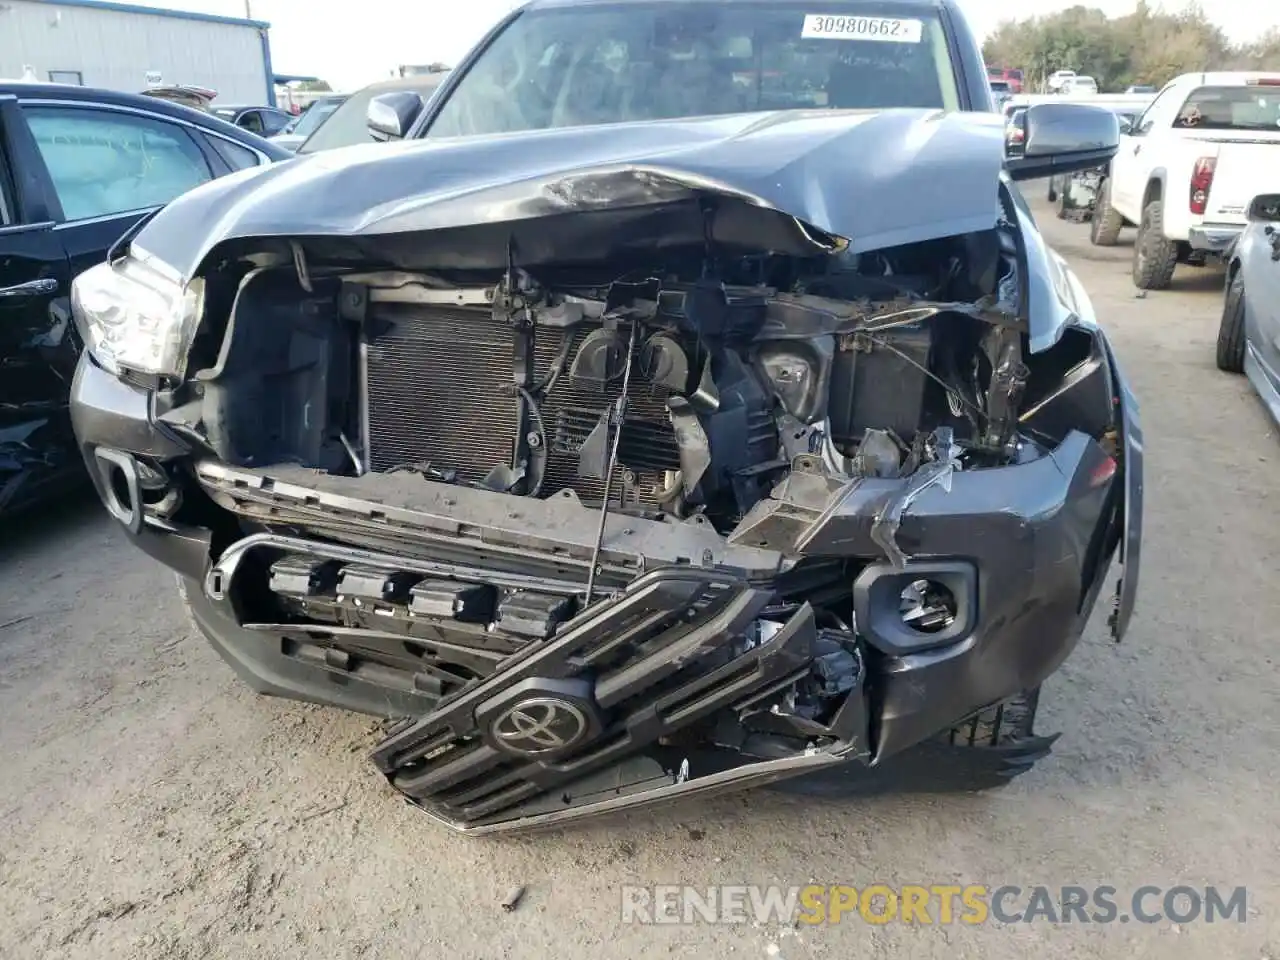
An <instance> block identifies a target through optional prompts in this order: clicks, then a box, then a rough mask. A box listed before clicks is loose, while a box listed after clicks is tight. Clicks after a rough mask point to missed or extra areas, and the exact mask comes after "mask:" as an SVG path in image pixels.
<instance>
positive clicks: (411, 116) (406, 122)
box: [365, 90, 424, 141]
mask: <svg viewBox="0 0 1280 960" xmlns="http://www.w3.org/2000/svg"><path fill="white" fill-rule="evenodd" d="M423 106H424V102H423V99H422V97H420V96H419V95H418V94H416V93H414V92H413V91H412V90H395V91H392V92H391V93H383V94H380V95H378V96H376V97H374V98H373V99H372V100H370V101H369V109H368V111H367V112H366V113H365V120H366V122H367V124H368V126H369V136H371V137H373V139H374V140H378V141H386V140H401V139H403V138H404V135H405V134H407V133H408V132H409V129H410V128H411V127H412V126H413V122H414V121H415V120H417V119H418V116H419V114H421V113H422V108H423Z"/></svg>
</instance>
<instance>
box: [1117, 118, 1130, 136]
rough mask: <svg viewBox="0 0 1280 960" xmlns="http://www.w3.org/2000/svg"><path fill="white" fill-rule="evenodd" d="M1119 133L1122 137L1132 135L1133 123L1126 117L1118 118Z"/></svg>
mask: <svg viewBox="0 0 1280 960" xmlns="http://www.w3.org/2000/svg"><path fill="white" fill-rule="evenodd" d="M1120 133H1121V135H1122V136H1126V137H1127V136H1128V135H1129V134H1131V133H1133V121H1132V120H1130V119H1129V118H1128V117H1121V118H1120Z"/></svg>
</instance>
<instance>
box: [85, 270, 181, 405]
mask: <svg viewBox="0 0 1280 960" xmlns="http://www.w3.org/2000/svg"><path fill="white" fill-rule="evenodd" d="M203 301H204V283H203V281H201V280H199V279H196V280H193V281H192V282H191V283H189V284H187V285H186V286H184V285H183V284H182V283H181V282H180V281H179V280H177V279H174V278H172V277H171V276H169V275H166V274H165V273H163V272H162V270H161V269H160V268H157V267H154V266H151V265H149V264H147V263H144V262H143V261H142V260H139V259H137V258H136V257H133V256H126V257H123V258H122V259H120V260H117V261H115V262H114V263H100V264H98V265H97V266H95V267H91V268H90V269H88V270H86V271H85V272H84V273H82V274H80V275H79V276H78V277H76V279H75V281H74V282H73V283H72V285H71V312H72V314H73V315H74V317H75V321H76V329H77V330H79V332H80V337H81V338H82V339H83V340H84V344H85V347H86V348H87V349H88V350H89V353H90V354H91V355H92V356H93V359H94V360H96V361H97V363H98V365H99V366H101V367H103V368H104V369H106V370H108V371H110V372H111V373H114V374H122V373H140V374H150V375H154V376H158V377H170V378H173V379H178V380H180V379H182V375H183V373H184V372H185V369H186V364H187V350H188V349H189V348H190V346H191V341H192V338H193V337H194V336H195V332H196V327H197V325H198V324H199V322H200V313H201V310H202V309H203V305H204V302H203Z"/></svg>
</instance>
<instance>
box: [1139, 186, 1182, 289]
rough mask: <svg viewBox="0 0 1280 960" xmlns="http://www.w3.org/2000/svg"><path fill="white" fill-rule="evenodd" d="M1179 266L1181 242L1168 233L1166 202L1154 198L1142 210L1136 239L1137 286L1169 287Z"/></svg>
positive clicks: (1142, 287) (1145, 287) (1148, 287)
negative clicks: (1166, 227)
mask: <svg viewBox="0 0 1280 960" xmlns="http://www.w3.org/2000/svg"><path fill="white" fill-rule="evenodd" d="M1177 265H1178V244H1177V243H1176V242H1175V241H1173V240H1170V239H1169V238H1168V237H1166V236H1165V235H1164V203H1163V201H1160V200H1152V201H1151V202H1150V203H1148V204H1147V206H1146V209H1145V210H1143V211H1142V223H1141V224H1139V225H1138V237H1137V239H1136V240H1134V242H1133V285H1134V286H1135V287H1137V288H1138V289H1139V290H1165V289H1168V287H1169V283H1170V281H1171V280H1173V269H1174V267H1176V266H1177Z"/></svg>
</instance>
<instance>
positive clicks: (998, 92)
mask: <svg viewBox="0 0 1280 960" xmlns="http://www.w3.org/2000/svg"><path fill="white" fill-rule="evenodd" d="M987 85H988V86H989V87H990V88H991V101H992V103H993V104H995V108H996V109H997V110H1001V111H1003V110H1004V106H1005V104H1006V103H1008V102H1009V101H1010V100H1011V99H1012V98H1013V90H1011V89H1010V87H1009V82H1008V81H1007V80H992V81H990V82H989V83H988V84H987Z"/></svg>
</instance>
